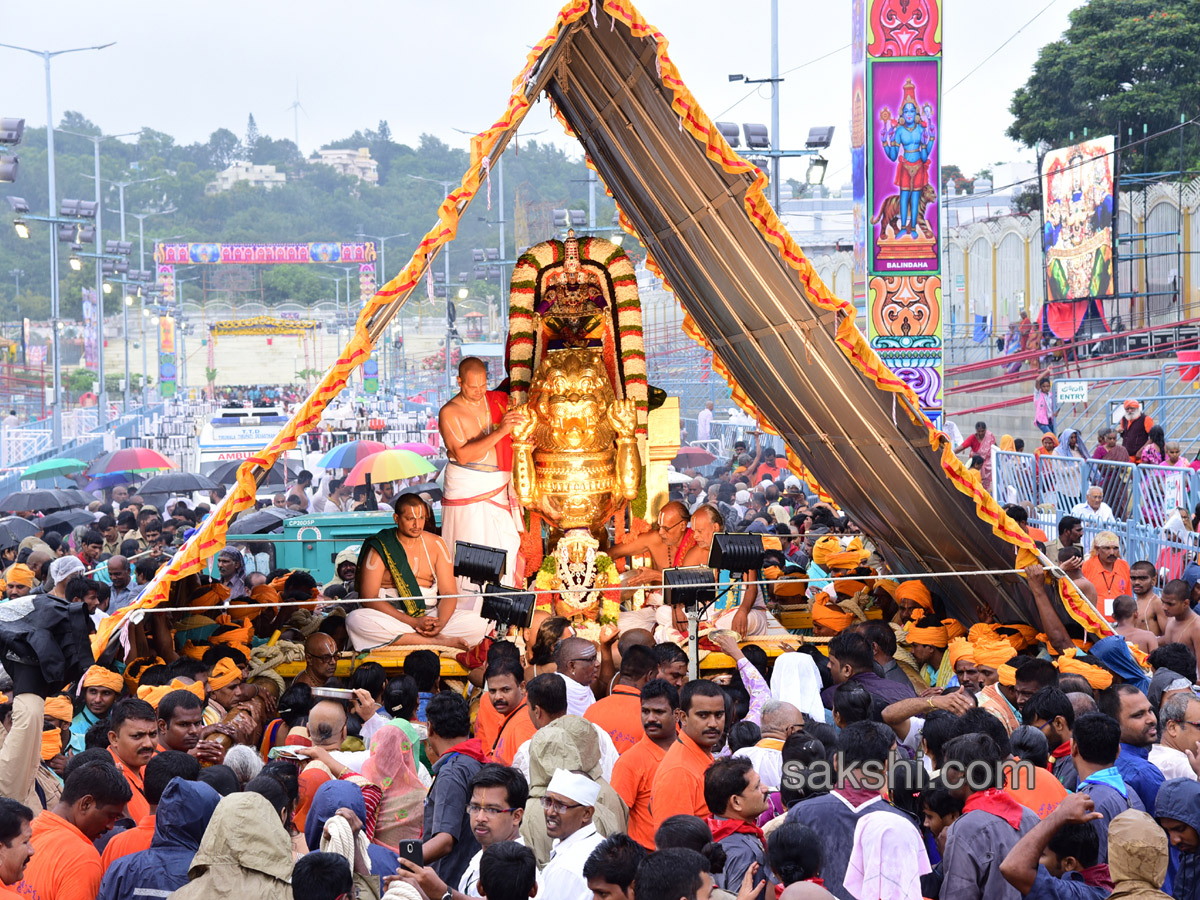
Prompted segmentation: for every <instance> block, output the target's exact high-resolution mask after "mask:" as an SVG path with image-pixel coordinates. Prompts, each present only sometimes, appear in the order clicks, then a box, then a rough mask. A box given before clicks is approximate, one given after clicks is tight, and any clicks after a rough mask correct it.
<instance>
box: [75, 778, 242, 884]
mask: <svg viewBox="0 0 1200 900" xmlns="http://www.w3.org/2000/svg"><path fill="white" fill-rule="evenodd" d="M220 802H221V795H220V794H218V793H217V792H216V791H215V790H213V789H212V788H211V787H210V786H208V785H207V784H205V783H204V782H202V781H184V780H183V779H181V778H174V779H172V780H171V783H170V784H168V785H167V788H166V790H165V791H163V795H162V799H161V800H160V801H159V803H158V810H157V812H156V814H155V819H154V837H153V839H152V840H151V841H150V849H149V850H145V851H143V852H141V853H132V854H130V855H129V856H122V857H120V858H119V859H117V860H115V861H114V862H113V864H112V865H111V866H109V867H108V871H107V872H105V873H104V880H103V881H102V882H100V893H99V894H97V895H96V900H128V898H136V897H162V896H165V895H166V894H169V893H170V892H171V891H177V890H179V888H181V887H183V886H184V885H185V884H187V883H188V869H189V868H191V865H192V857H194V856H195V855H196V850H197V849H198V848H199V847H200V840H201V839H202V838H203V837H204V831H205V829H206V828H208V823H209V820H210V819H211V818H212V814H213V812H214V811H215V810H216V808H217V804H218V803H220Z"/></svg>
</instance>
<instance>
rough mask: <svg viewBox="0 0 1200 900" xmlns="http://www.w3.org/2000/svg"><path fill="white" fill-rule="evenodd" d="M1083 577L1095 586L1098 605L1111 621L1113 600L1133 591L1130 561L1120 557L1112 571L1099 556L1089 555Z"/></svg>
mask: <svg viewBox="0 0 1200 900" xmlns="http://www.w3.org/2000/svg"><path fill="white" fill-rule="evenodd" d="M1083 577H1084V578H1086V579H1087V580H1088V581H1090V582H1091V583H1092V584H1093V585H1094V586H1095V588H1096V605H1097V606H1099V607H1100V612H1101V613H1103V614H1104V617H1105V618H1106V619H1108V620H1109V621H1110V622H1111V621H1112V602H1113V600H1114V599H1116V598H1117V597H1120V596H1121V595H1122V594H1132V593H1133V588H1132V587H1131V585H1132V582H1131V581H1130V580H1129V563H1127V562H1125V560H1123V559H1121V558H1120V557H1118V558H1117V561H1116V562H1114V563H1113V568H1112V571H1111V572H1110V571H1108V569H1106V568H1104V566H1103V565H1102V564H1101V563H1100V558H1099V557H1098V556H1089V557H1088V558H1087V559H1086V560H1084V563H1083Z"/></svg>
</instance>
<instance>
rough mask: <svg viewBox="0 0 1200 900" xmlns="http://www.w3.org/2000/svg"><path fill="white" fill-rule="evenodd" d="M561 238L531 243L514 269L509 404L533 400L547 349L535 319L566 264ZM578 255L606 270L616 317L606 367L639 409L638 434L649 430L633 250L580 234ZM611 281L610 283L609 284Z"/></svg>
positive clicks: (608, 330) (617, 388)
mask: <svg viewBox="0 0 1200 900" xmlns="http://www.w3.org/2000/svg"><path fill="white" fill-rule="evenodd" d="M565 252H566V251H565V248H564V245H563V242H562V241H556V240H550V241H544V242H542V243H540V244H536V245H534V246H533V247H530V248H529V249H528V250H527V251H525V253H523V254H521V258H520V259H518V260H517V264H516V266H515V267H514V268H513V274H512V281H511V288H510V295H509V313H508V321H509V325H508V345H507V347H506V348H505V363H506V367H507V369H508V377H509V396H510V397H511V400H510V403H512V404H513V405H515V404H518V403H525V402H527V401H528V400H529V387H530V384H531V382H532V381H533V372H534V368H535V367H536V365H537V363H538V362H540V360H541V356H542V352H543V348H542V346H541V335H540V334H539V329H538V327H537V323H536V321H535V318H534V309H535V307H536V305H537V302H538V300H539V299H540V297H541V294H542V285H543V282H544V278H545V276H546V275H547V274H549V271H550V270H552V269H555V268H557V267H558V266H559V265H561V264H562V261H563V259H564V257H565ZM579 260H580V262H581V263H591V264H592V265H593V267H599V268H601V269H603V270H604V272H605V274H606V276H607V277H606V278H605V279H604V282H605V290H606V292H608V293H611V296H609V297H607V299H608V301H609V309H610V310H611V312H612V316H611V318H610V317H606V327H605V336H606V338H607V339H608V340H606V342H605V343H606V346H605V348H604V350H605V360H604V362H605V366H606V368H607V369H608V374H609V379H610V380H611V381H612V387H613V392H614V393H615V394H616V395H617V397H618V398H619V399H620V398H625V397H628V398H629V399H631V400H633V401H634V404H635V405H636V406H637V411H638V427H637V433H638V435H639V436H644V435H645V434H646V416H647V414H648V412H649V403H648V393H649V388H648V384H647V381H646V348H645V344H644V336H643V333H642V301H641V299H640V298H639V297H638V292H637V273H636V272H635V271H634V268H633V263H632V262H631V261H630V259H629V256H628V254H626V253H625V251H624V250H622V249H621V248H620V247H618V246H617V245H616V244H614V243H613V242H612V241H606V240H604V239H603V238H596V237H584V238H580V239H579ZM610 286H611V287H610Z"/></svg>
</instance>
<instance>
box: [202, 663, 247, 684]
mask: <svg viewBox="0 0 1200 900" xmlns="http://www.w3.org/2000/svg"><path fill="white" fill-rule="evenodd" d="M241 680H242V670H241V669H239V668H238V667H237V666H235V665H234V664H233V660H232V659H222V660H218V661H217V664H216V665H215V666H213V668H212V672H211V673H210V674H209V676H208V688H209V690H211V691H219V690H221V688H224V687H229V685H231V684H233V683H234V682H235V681H241Z"/></svg>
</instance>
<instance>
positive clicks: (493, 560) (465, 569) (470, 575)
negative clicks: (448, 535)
mask: <svg viewBox="0 0 1200 900" xmlns="http://www.w3.org/2000/svg"><path fill="white" fill-rule="evenodd" d="M507 559H508V555H507V554H506V553H505V552H504V551H503V550H497V549H496V548H495V547H485V546H483V545H482V544H469V543H467V542H466V541H455V543H454V577H455V578H465V579H467V581H469V582H471V583H472V584H475V585H477V586H478V587H480V588H482V587H483V586H484V585H485V584H488V583H489V582H490V583H493V584H498V583H499V582H500V576H501V575H503V574H504V565H505V563H506V561H507Z"/></svg>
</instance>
